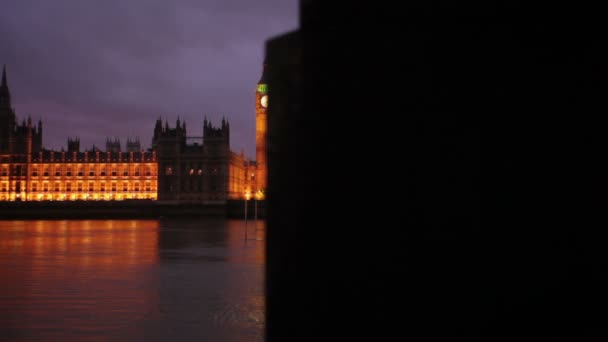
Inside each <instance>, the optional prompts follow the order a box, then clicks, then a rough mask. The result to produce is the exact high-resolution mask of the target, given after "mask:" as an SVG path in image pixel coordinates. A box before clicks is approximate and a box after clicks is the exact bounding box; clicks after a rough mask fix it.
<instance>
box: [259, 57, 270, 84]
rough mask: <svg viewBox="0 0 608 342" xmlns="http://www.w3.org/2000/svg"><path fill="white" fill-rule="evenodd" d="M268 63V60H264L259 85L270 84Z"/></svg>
mask: <svg viewBox="0 0 608 342" xmlns="http://www.w3.org/2000/svg"><path fill="white" fill-rule="evenodd" d="M268 69H269V68H268V63H267V62H266V58H264V64H263V66H262V76H261V77H260V80H259V81H258V84H268Z"/></svg>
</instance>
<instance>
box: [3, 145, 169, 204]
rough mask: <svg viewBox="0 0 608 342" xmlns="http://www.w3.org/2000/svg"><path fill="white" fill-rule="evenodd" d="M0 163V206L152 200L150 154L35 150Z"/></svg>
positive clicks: (153, 157)
mask: <svg viewBox="0 0 608 342" xmlns="http://www.w3.org/2000/svg"><path fill="white" fill-rule="evenodd" d="M0 158H2V160H1V163H0V201H16V200H22V201H45V200H46V201H69V200H128V199H151V200H155V199H156V198H157V173H158V172H157V163H156V155H155V153H154V152H118V153H115V152H100V151H94V152H76V151H73V152H55V151H40V152H39V153H36V154H33V155H8V156H7V155H3V156H0Z"/></svg>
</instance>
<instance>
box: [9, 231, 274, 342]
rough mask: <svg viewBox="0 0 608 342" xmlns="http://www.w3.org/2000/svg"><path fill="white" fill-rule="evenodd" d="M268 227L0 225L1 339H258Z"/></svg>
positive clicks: (261, 321)
mask: <svg viewBox="0 0 608 342" xmlns="http://www.w3.org/2000/svg"><path fill="white" fill-rule="evenodd" d="M263 225H264V223H263V222H259V223H258V228H259V229H258V230H257V231H254V227H253V226H252V225H251V222H250V226H249V237H257V238H258V240H248V241H245V240H244V222H243V221H239V220H224V219H188V220H186V219H183V220H160V221H158V220H147V221H146V220H91V221H71V220H70V221H0V339H3V338H8V339H9V340H14V341H29V340H36V341H37V340H42V341H66V340H68V341H107V340H112V341H168V340H178V341H181V340H187V341H190V340H207V341H262V340H263V339H262V335H263V334H262V333H263V327H264V292H263V267H264V242H263V239H264V227H263Z"/></svg>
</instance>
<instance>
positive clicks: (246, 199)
mask: <svg viewBox="0 0 608 342" xmlns="http://www.w3.org/2000/svg"><path fill="white" fill-rule="evenodd" d="M249 197H251V193H249V191H247V192H245V243H247V201H248V200H249Z"/></svg>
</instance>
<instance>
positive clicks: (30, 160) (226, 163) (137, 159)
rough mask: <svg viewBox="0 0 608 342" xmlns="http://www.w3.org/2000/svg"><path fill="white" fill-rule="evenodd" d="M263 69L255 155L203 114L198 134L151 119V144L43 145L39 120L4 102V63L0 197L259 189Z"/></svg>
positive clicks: (168, 195)
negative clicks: (233, 145) (235, 148)
mask: <svg viewBox="0 0 608 342" xmlns="http://www.w3.org/2000/svg"><path fill="white" fill-rule="evenodd" d="M264 74H265V72H263V73H262V78H261V79H260V81H259V82H258V85H257V89H256V95H255V99H256V100H255V101H256V105H255V108H256V158H257V160H256V161H252V160H248V159H246V158H245V156H244V155H243V153H240V154H238V153H235V152H232V151H231V150H230V124H229V122H228V121H227V120H225V119H222V122H221V124H219V125H218V126H214V125H213V124H212V123H211V122H210V121H207V119H205V120H204V122H203V135H202V137H192V136H188V134H187V131H186V123H185V122H180V120H179V119H178V120H177V122H176V123H175V126H171V125H169V123H168V122H167V121H165V122H164V123H163V122H162V120H161V119H158V120H157V121H156V124H155V127H154V133H153V137H152V146H151V147H150V148H148V149H146V150H143V149H142V147H141V144H140V142H139V140H127V142H126V146H125V149H124V150H123V149H122V146H121V144H120V141H119V140H118V139H108V140H107V142H106V148H105V151H104V150H101V149H99V148H93V149H90V150H84V151H83V150H81V148H80V141H79V139H78V138H68V140H67V149H62V150H61V151H53V150H48V149H45V148H43V145H42V131H43V129H42V122H41V121H38V122H37V123H33V122H32V120H31V118H28V119H27V120H23V121H22V122H21V123H19V122H18V120H17V117H16V115H15V111H14V109H13V107H12V106H11V94H10V90H9V87H8V81H7V75H6V67H3V70H2V83H1V84H0V201H99V200H109V201H115V200H158V201H164V202H167V203H200V204H203V203H222V202H225V201H226V200H230V199H242V198H244V197H249V196H252V195H256V194H257V195H258V196H259V195H262V194H263V192H264V190H265V184H266V179H265V177H266V176H265V174H266V173H265V170H266V165H265V164H266V159H265V154H266V107H267V104H268V100H267V99H268V98H267V94H266V92H267V85H266V84H265V76H264Z"/></svg>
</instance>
